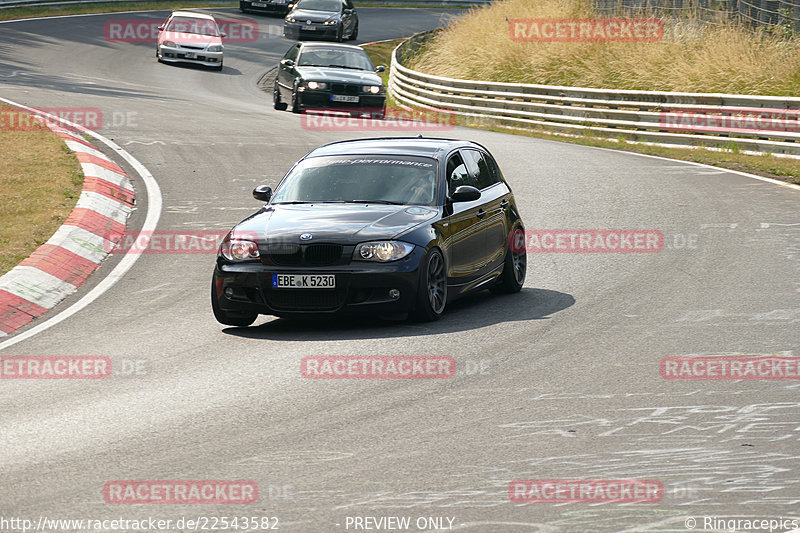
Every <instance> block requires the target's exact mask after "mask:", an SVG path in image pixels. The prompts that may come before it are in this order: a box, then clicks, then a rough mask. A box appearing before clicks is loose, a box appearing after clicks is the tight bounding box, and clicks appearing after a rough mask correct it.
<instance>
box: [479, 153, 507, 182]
mask: <svg viewBox="0 0 800 533" xmlns="http://www.w3.org/2000/svg"><path fill="white" fill-rule="evenodd" d="M483 159H484V161H486V166H487V167H489V173H490V174H491V175H492V180H494V181H493V183H500V182H502V181H503V173H502V172H500V167H498V166H497V162H495V160H494V159H493V158H492V156H490V155H487V154H483Z"/></svg>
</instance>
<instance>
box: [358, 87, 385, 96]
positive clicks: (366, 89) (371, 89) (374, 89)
mask: <svg viewBox="0 0 800 533" xmlns="http://www.w3.org/2000/svg"><path fill="white" fill-rule="evenodd" d="M362 89H363V90H364V92H365V93H372V94H380V93H381V92H382V91H383V87H382V86H380V85H364V87H362Z"/></svg>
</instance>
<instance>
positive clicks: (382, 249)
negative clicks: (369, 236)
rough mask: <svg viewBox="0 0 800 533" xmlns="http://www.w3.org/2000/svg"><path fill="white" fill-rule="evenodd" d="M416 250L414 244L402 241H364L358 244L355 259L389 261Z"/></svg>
mask: <svg viewBox="0 0 800 533" xmlns="http://www.w3.org/2000/svg"><path fill="white" fill-rule="evenodd" d="M413 250H414V245H413V244H408V243H407V242H400V241H377V242H363V243H361V244H359V245H358V246H356V250H355V252H354V254H353V259H356V260H361V261H378V262H381V263H388V262H389V261H397V260H398V259H402V258H404V257H405V256H407V255H408V254H410V253H411V252H412V251H413Z"/></svg>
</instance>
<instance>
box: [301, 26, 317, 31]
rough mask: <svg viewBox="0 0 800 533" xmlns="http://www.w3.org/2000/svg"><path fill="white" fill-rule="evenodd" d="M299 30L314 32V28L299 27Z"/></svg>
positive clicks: (315, 28)
mask: <svg viewBox="0 0 800 533" xmlns="http://www.w3.org/2000/svg"><path fill="white" fill-rule="evenodd" d="M300 29H301V30H303V31H316V30H317V27H316V26H300Z"/></svg>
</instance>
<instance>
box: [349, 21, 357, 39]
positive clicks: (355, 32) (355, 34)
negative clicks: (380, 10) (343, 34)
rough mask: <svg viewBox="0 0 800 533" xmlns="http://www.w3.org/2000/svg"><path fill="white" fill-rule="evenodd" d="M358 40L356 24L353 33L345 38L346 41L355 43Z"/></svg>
mask: <svg viewBox="0 0 800 533" xmlns="http://www.w3.org/2000/svg"><path fill="white" fill-rule="evenodd" d="M356 39H358V23H356V27H355V28H353V32H352V33H351V34H350V37H348V38H347V40H348V41H355V40H356Z"/></svg>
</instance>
